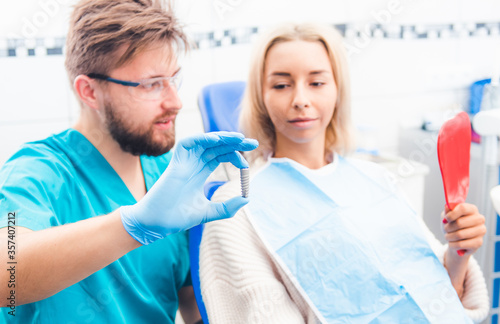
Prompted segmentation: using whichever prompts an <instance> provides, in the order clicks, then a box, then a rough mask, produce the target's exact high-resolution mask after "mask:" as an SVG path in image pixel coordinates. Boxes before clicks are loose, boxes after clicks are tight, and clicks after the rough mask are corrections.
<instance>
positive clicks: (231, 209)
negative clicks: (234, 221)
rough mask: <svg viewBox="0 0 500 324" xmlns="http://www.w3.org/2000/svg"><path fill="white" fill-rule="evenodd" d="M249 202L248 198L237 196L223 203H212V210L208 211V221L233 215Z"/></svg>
mask: <svg viewBox="0 0 500 324" xmlns="http://www.w3.org/2000/svg"><path fill="white" fill-rule="evenodd" d="M248 203H249V199H248V198H243V197H241V196H237V197H234V198H231V199H229V200H226V201H225V202H221V203H211V206H212V208H211V210H210V212H209V213H207V218H206V220H205V221H206V222H211V221H214V220H218V219H225V218H230V217H233V216H234V215H235V214H236V212H238V210H240V208H241V207H243V206H245V205H246V204H248Z"/></svg>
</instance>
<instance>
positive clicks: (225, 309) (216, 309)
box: [200, 168, 489, 324]
mask: <svg viewBox="0 0 500 324" xmlns="http://www.w3.org/2000/svg"><path fill="white" fill-rule="evenodd" d="M254 170H255V168H254ZM239 194H240V183H239V181H230V182H229V183H227V184H226V185H224V186H223V187H221V188H220V189H219V190H218V191H217V192H216V193H215V195H214V197H213V199H212V200H214V201H224V200H227V199H229V198H231V197H234V196H237V195H239ZM422 227H423V228H424V230H425V233H426V235H427V238H428V241H429V243H430V246H431V248H432V249H433V251H434V253H436V255H437V256H438V258H439V259H440V260H441V262H443V256H444V252H445V251H446V248H447V247H446V246H445V245H442V244H441V243H440V242H439V241H438V240H437V239H436V238H435V237H434V235H433V234H432V233H431V231H430V230H429V229H428V228H427V226H425V224H424V223H423V221H422ZM200 280H201V292H202V296H203V300H204V302H205V306H206V309H207V313H208V317H209V320H210V323H216V324H222V323H230V324H234V323H245V324H246V323H287V324H291V323H319V320H318V318H317V317H316V315H315V314H314V313H313V311H312V309H311V308H310V307H309V306H308V305H307V303H306V302H305V300H304V299H303V298H302V296H301V295H300V294H299V292H298V291H297V289H296V288H295V286H294V285H293V284H292V282H291V281H290V279H289V278H288V277H287V276H286V275H285V273H284V271H283V270H282V269H281V268H280V266H279V265H278V263H277V262H276V261H275V260H274V259H273V257H272V256H271V255H270V254H269V253H268V251H267V250H266V248H265V247H264V245H263V243H262V241H261V240H260V238H259V237H258V236H257V233H256V232H255V230H254V229H253V227H252V225H251V224H250V222H249V220H248V217H247V214H246V209H245V208H243V209H241V210H240V211H239V212H238V214H237V215H236V216H235V217H233V218H232V219H228V220H223V221H217V222H212V223H208V224H206V226H205V230H204V233H203V239H202V243H201V247H200ZM462 303H463V305H464V307H465V309H466V313H467V315H468V316H469V317H470V318H471V319H472V320H473V321H474V322H476V323H479V322H480V321H482V320H484V319H485V318H486V316H487V315H488V311H489V298H488V291H487V289H486V283H485V280H484V276H483V274H482V272H481V269H480V268H479V266H478V264H477V262H476V261H475V260H474V259H473V258H471V259H470V262H469V267H468V272H467V276H466V279H465V287H464V294H463V297H462Z"/></svg>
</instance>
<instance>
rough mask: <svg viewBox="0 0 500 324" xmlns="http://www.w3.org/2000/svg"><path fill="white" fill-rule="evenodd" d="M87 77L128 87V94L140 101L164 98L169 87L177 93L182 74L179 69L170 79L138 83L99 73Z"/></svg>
mask: <svg viewBox="0 0 500 324" xmlns="http://www.w3.org/2000/svg"><path fill="white" fill-rule="evenodd" d="M87 76H88V77H89V78H92V79H97V80H103V81H108V82H113V83H116V84H120V85H123V86H126V87H128V90H129V92H130V94H131V95H132V96H133V97H134V98H136V99H140V100H159V99H162V98H164V97H165V95H166V93H167V90H168V89H169V87H173V88H175V89H176V90H177V91H178V90H179V88H180V87H181V84H182V74H181V70H180V69H179V71H177V72H176V73H175V74H174V75H173V76H171V77H160V78H151V79H144V80H139V81H123V80H118V79H115V78H111V77H109V76H107V75H103V74H99V73H89V74H87Z"/></svg>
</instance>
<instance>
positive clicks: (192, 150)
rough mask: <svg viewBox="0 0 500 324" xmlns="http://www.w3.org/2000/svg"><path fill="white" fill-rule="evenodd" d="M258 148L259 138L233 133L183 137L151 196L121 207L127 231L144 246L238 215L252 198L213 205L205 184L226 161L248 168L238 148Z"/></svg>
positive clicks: (239, 198) (150, 192)
mask: <svg viewBox="0 0 500 324" xmlns="http://www.w3.org/2000/svg"><path fill="white" fill-rule="evenodd" d="M257 146H258V143H257V141H256V140H253V139H245V138H244V136H243V135H241V134H239V133H227V132H226V133H209V134H202V135H198V136H196V137H190V138H185V139H183V140H181V141H180V142H179V143H178V144H177V147H176V149H175V151H174V154H173V156H172V160H171V162H170V164H169V166H168V167H167V169H166V170H165V172H164V173H163V174H162V176H161V177H160V179H158V181H157V182H156V183H155V185H154V186H153V187H152V188H151V190H149V191H148V193H147V194H146V196H144V198H143V199H141V200H140V201H139V202H138V203H136V204H135V205H131V206H124V207H121V208H120V213H121V218H122V222H123V225H124V227H125V229H126V230H127V232H128V233H129V234H130V235H131V236H132V237H133V238H134V239H136V240H137V241H139V242H140V243H141V244H150V243H153V242H154V241H156V240H157V239H160V238H163V237H165V236H167V235H168V234H172V233H177V232H180V231H183V230H186V229H188V228H191V227H193V226H196V225H198V224H200V223H205V222H209V221H212V220H216V219H221V218H228V217H231V216H233V215H234V214H236V212H237V211H238V210H239V209H240V208H241V207H243V206H244V205H246V204H247V203H248V200H247V199H245V198H243V197H234V198H232V199H229V200H227V201H226V202H224V203H211V202H210V201H208V200H207V199H206V197H205V194H204V192H203V184H204V183H205V181H206V180H207V178H208V176H209V175H210V174H211V173H212V171H213V170H215V168H216V167H217V166H218V165H219V164H220V163H222V162H230V163H232V164H233V165H234V166H236V167H237V168H240V169H241V168H248V163H247V162H246V161H245V160H244V159H243V158H242V156H241V154H240V153H238V152H236V151H249V150H253V149H255V148H256V147H257ZM230 153H233V154H230Z"/></svg>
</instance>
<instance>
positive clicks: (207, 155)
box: [201, 142, 255, 163]
mask: <svg viewBox="0 0 500 324" xmlns="http://www.w3.org/2000/svg"><path fill="white" fill-rule="evenodd" d="M254 148H255V147H254V145H253V143H248V142H242V143H240V144H239V145H238V148H236V147H234V146H233V145H227V146H222V145H221V146H217V147H211V148H209V149H206V150H205V152H204V153H203V154H202V156H201V160H202V161H203V163H208V162H210V161H212V160H213V159H215V158H217V157H218V156H222V155H225V154H228V153H232V152H235V151H250V150H253V149H254Z"/></svg>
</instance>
